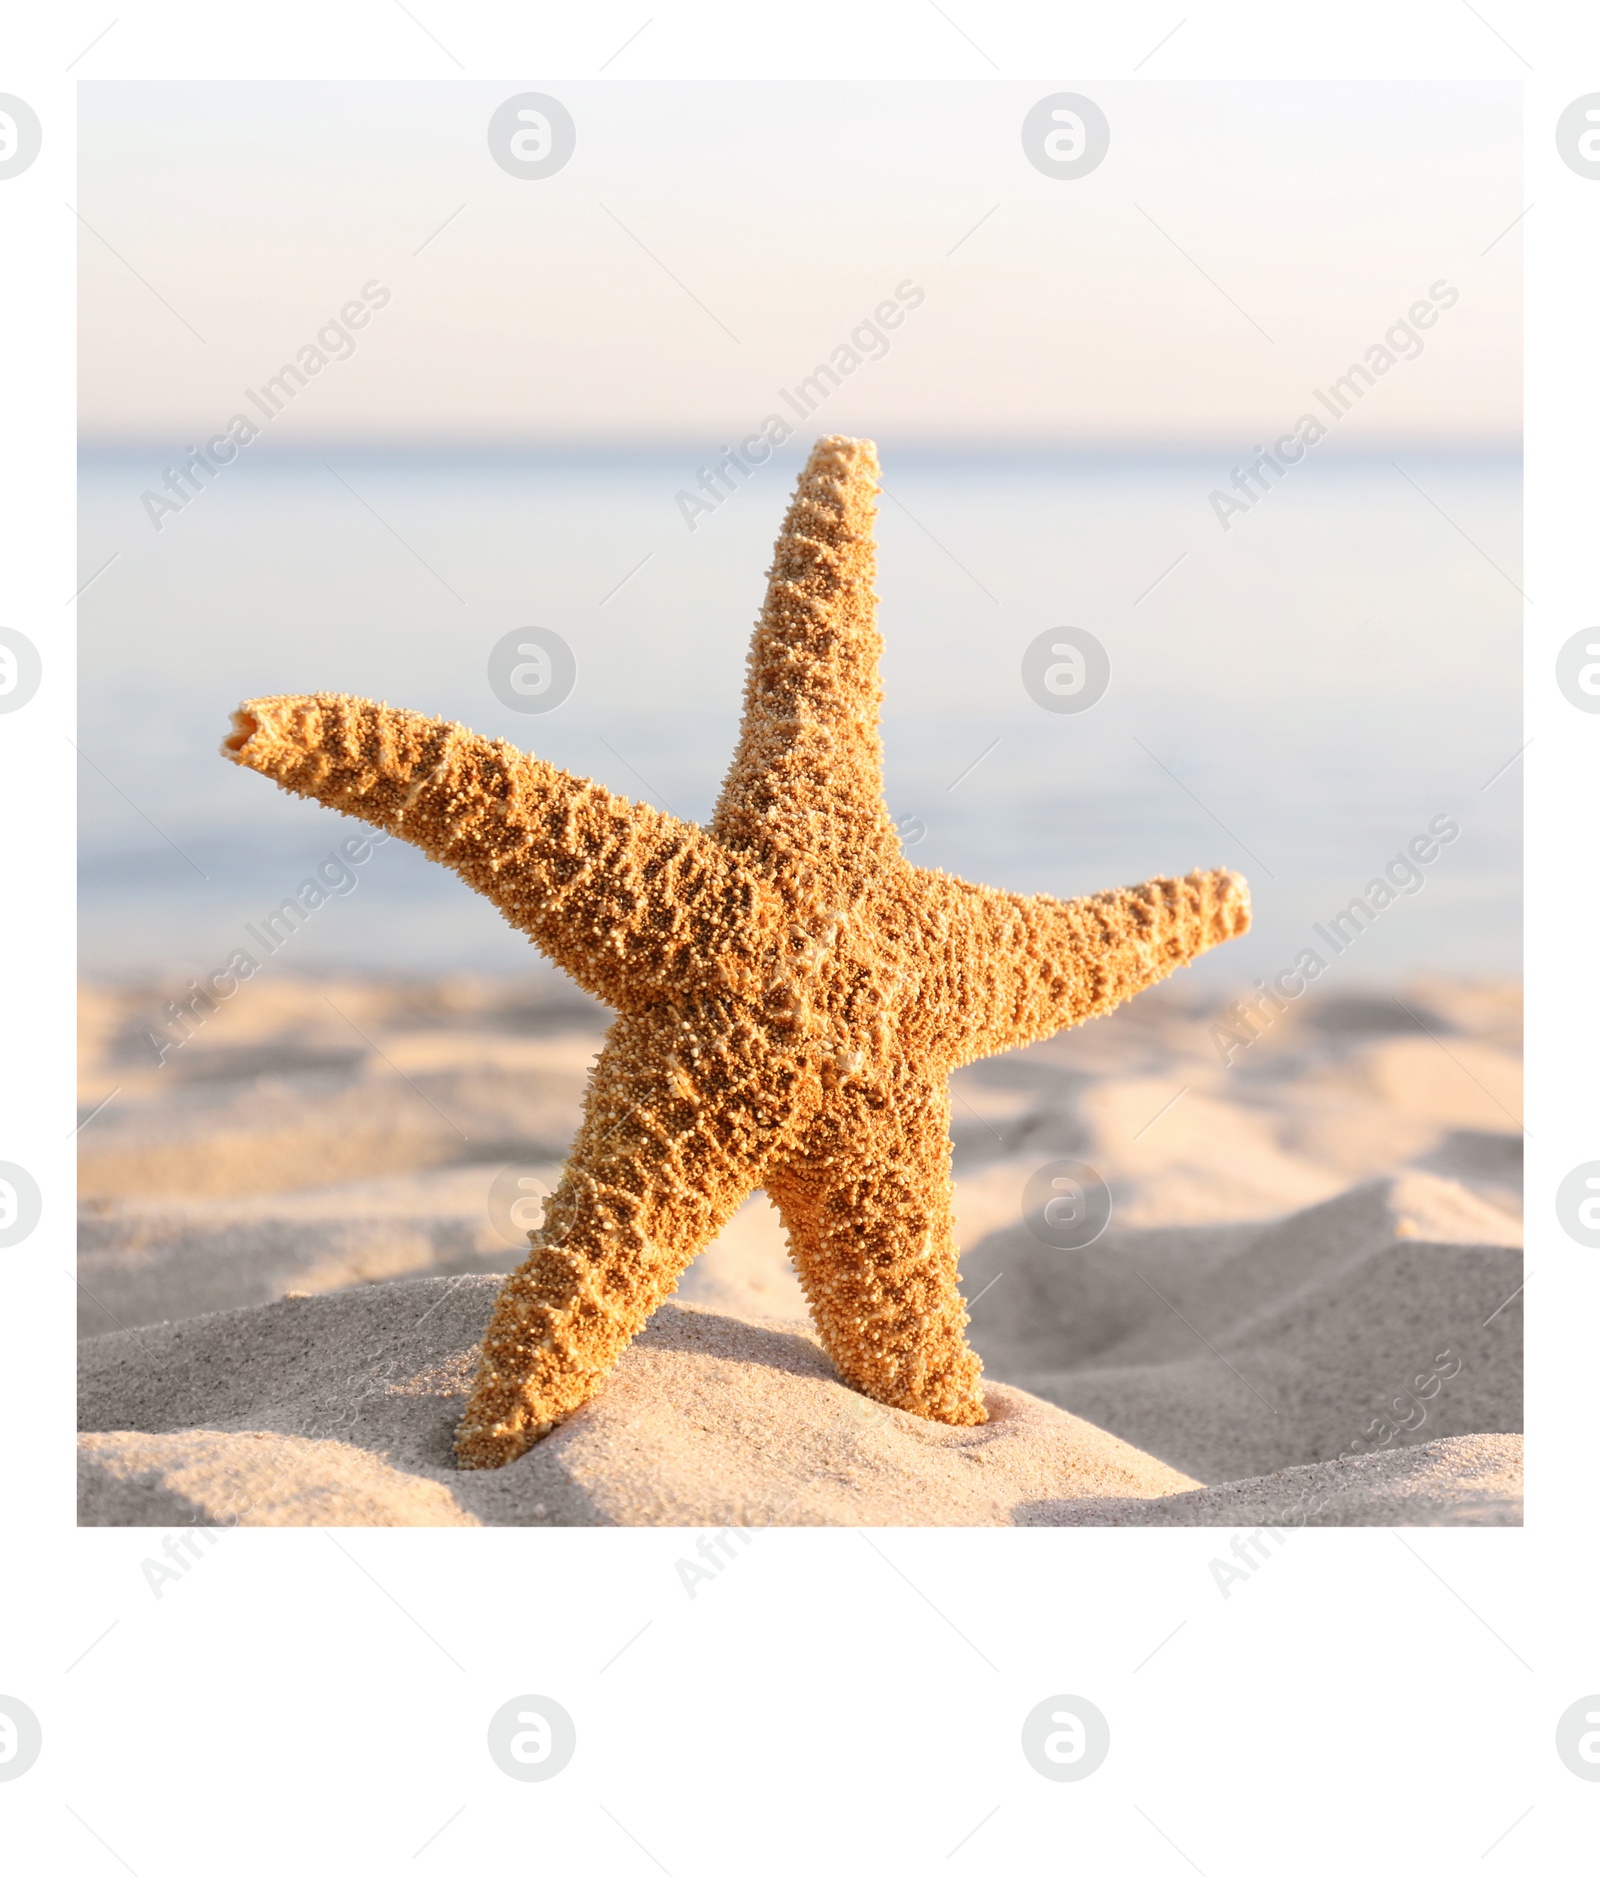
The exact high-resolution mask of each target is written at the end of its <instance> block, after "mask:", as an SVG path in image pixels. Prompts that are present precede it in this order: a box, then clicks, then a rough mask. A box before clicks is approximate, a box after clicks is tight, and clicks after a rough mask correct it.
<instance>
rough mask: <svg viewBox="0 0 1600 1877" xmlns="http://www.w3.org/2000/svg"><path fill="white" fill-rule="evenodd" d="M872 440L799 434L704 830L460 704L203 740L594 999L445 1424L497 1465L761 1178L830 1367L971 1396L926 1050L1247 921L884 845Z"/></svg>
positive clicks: (1219, 937) (871, 1383) (975, 1037)
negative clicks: (972, 880) (567, 1127)
mask: <svg viewBox="0 0 1600 1877" xmlns="http://www.w3.org/2000/svg"><path fill="white" fill-rule="evenodd" d="M877 486H878V462H877V455H876V452H875V451H874V449H873V446H872V445H871V444H870V443H868V442H864V441H857V440H856V439H854V438H850V437H824V438H822V439H821V440H820V441H819V442H818V443H817V444H816V446H815V447H814V449H813V450H812V452H811V456H810V458H809V460H808V461H807V463H806V466H805V469H804V471H803V472H802V474H801V476H800V482H799V487H798V489H797V491H796V493H795V496H794V500H793V502H792V503H791V505H790V508H789V511H788V514H787V516H786V517H785V520H784V523H783V530H782V533H781V534H780V535H779V538H778V542H777V548H776V552H775V556H774V560H773V565H772V569H771V574H770V582H769V586H768V591H767V599H766V605H765V607H764V609H763V611H762V613H761V617H760V619H759V621H758V622H757V625H756V629H755V634H754V637H753V640H752V642H751V647H750V655H749V660H748V672H747V680H746V685H745V694H744V716H743V722H742V726H741V731H740V739H739V745H738V749H737V752H736V753H735V756H734V759H733V763H732V766H731V768H730V769H729V771H728V775H727V779H726V781H725V783H724V785H723V789H722V794H721V797H720V799H719V801H718V803H717V806H716V810H715V813H714V814H713V816H712V820H711V823H710V826H709V827H706V828H701V827H699V826H696V825H695V824H694V823H692V822H686V821H680V820H678V819H677V818H676V817H675V816H672V815H668V814H663V813H662V812H660V811H659V810H658V809H655V808H653V807H650V806H648V805H647V804H642V803H635V802H630V801H628V800H626V799H625V798H623V797H620V796H616V795H613V794H611V793H610V792H609V791H608V790H606V789H604V788H602V787H600V785H599V784H598V783H595V782H591V781H588V780H585V779H584V778H582V777H579V776H574V775H570V774H568V773H567V772H566V771H564V770H561V769H557V768H554V767H552V766H551V765H550V764H549V763H546V762H542V761H541V760H540V759H539V758H538V757H536V756H533V755H530V754H528V753H527V752H525V751H523V750H520V749H518V748H516V747H515V746H514V745H512V744H510V743H506V742H503V741H498V740H493V741H492V740H490V739H489V738H487V737H483V736H478V735H476V734H474V733H473V732H472V731H470V730H466V729H464V728H462V727H461V725H459V724H455V723H449V722H446V721H444V720H442V719H439V718H434V717H425V716H422V715H419V714H418V713H416V712H414V711H409V710H399V709H393V708H391V707H390V706H388V705H386V704H381V703H373V702H371V701H370V700H368V699H364V698H356V697H348V696H343V695H333V694H318V695H315V696H304V697H264V698H256V699H254V700H252V701H250V702H247V703H245V704H243V705H241V707H240V708H239V710H237V711H236V712H235V713H234V717H233V733H232V734H231V735H230V736H229V737H228V738H227V739H226V741H225V742H224V744H223V746H222V747H223V753H224V754H225V755H226V756H228V757H230V758H231V759H232V760H233V761H234V762H236V763H240V764H242V765H244V766H245V767H247V768H250V769H254V770H256V771H258V772H259V773H260V774H262V775H265V776H269V777H270V778H271V779H272V780H273V781H274V782H276V783H277V784H278V785H279V786H280V787H281V788H283V789H286V790H288V791H290V792H291V793H293V794H296V795H302V796H309V797H312V798H314V799H315V800H317V801H319V802H321V803H323V804H325V805H326V806H328V807H330V808H334V809H338V810H340V811H341V812H343V813H345V814H347V815H353V816H356V817H358V818H359V819H360V820H362V821H365V822H369V823H372V824H374V825H376V826H378V827H380V828H383V829H384V830H385V831H386V832H387V833H389V834H391V835H396V836H399V837H400V838H402V839H404V840H407V841H410V842H412V843H413V844H414V845H415V846H417V847H419V848H420V849H421V850H422V851H423V853H425V854H427V855H428V856H429V858H430V859H433V860H436V861H439V862H441V863H442V864H443V865H445V866H448V867H450V868H452V869H453V870H454V871H455V872H456V873H457V874H459V875H460V876H461V878H462V879H464V880H465V881H466V882H467V884H468V885H469V886H472V887H474V888H476V890H477V891H478V892H480V893H482V894H483V895H484V897H485V898H487V899H488V900H490V901H491V902H492V903H493V904H494V905H495V906H497V907H498V908H499V909H500V911H501V912H502V913H503V914H504V915H505V917H506V918H507V919H508V920H509V921H510V923H511V924H512V925H513V926H515V927H516V928H517V929H518V930H519V931H522V932H524V933H526V934H527V935H528V937H529V938H531V939H532V940H533V942H534V943H535V944H536V945H538V946H539V947H540V949H541V950H542V951H544V952H545V953H546V954H547V955H548V956H549V957H550V958H552V959H553V960H555V962H556V963H557V964H559V965H561V966H562V967H563V968H564V969H565V970H566V971H567V972H568V973H569V974H570V975H571V976H572V977H573V978H574V979H576V980H577V982H578V983H579V984H580V985H581V986H582V987H583V988H584V989H585V990H587V991H589V992H591V993H592V994H593V995H594V996H596V997H597V998H599V999H600V1000H601V1001H602V1002H604V1003H606V1004H608V1005H609V1006H610V1007H611V1008H612V1010H614V1011H615V1012H616V1013H617V1016H616V1020H615V1022H614V1023H613V1024H612V1026H611V1028H610V1030H609V1032H608V1033H607V1037H606V1041H605V1044H604V1047H603V1048H602V1049H601V1052H600V1055H599V1057H598V1059H597V1061H596V1062H595V1065H594V1067H593V1069H592V1071H591V1073H590V1080H589V1086H588V1091H587V1094H586V1097H585V1103H584V1111H583V1120H582V1123H581V1126H580V1128H579V1131H578V1135H577V1139H576V1141H575V1143H574V1146H573V1150H572V1154H571V1158H570V1159H569V1160H568V1162H567V1164H566V1168H565V1170H564V1172H563V1173H562V1176H561V1180H560V1183H559V1185H558V1186H557V1189H556V1191H555V1193H554V1194H553V1195H552V1196H551V1197H550V1199H549V1200H548V1202H547V1203H546V1206H545V1209H544V1216H543V1220H542V1222H541V1224H540V1225H539V1226H538V1228H537V1229H536V1230H534V1231H533V1232H531V1233H530V1234H529V1243H530V1251H529V1255H528V1258H527V1260H526V1261H525V1262H524V1263H523V1265H522V1266H521V1267H520V1269H518V1270H517V1271H516V1272H515V1273H514V1274H513V1275H512V1276H511V1277H509V1278H507V1280H506V1282H505V1284H504V1286H503V1287H502V1289H501V1291H500V1293H499V1297H498V1300H497V1302H496V1306H495V1310H494V1315H493V1319H492V1321H491V1323H490V1325H489V1329H488V1333H487V1335H486V1336H485V1338H484V1344H483V1349H482V1352H481V1355H480V1357H479V1364H478V1370H477V1376H476V1379H475V1381H474V1384H473V1387H472V1391H471V1394H470V1397H469V1400H468V1404H467V1408H466V1411H465V1414H464V1415H463V1417H462V1420H461V1423H460V1426H459V1429H458V1431H457V1435H456V1457H457V1461H458V1463H459V1464H460V1465H461V1466H463V1467H494V1466H502V1465H504V1464H506V1463H507V1462H508V1461H512V1460H515V1459H517V1458H518V1457H519V1456H520V1455H521V1454H523V1453H525V1452H526V1451H527V1449H528V1448H529V1447H530V1446H531V1445H532V1444H533V1443H534V1442H535V1441H536V1440H538V1439H539V1438H540V1437H541V1436H542V1435H544V1434H546V1433H548V1432H549V1431H550V1429H551V1428H553V1427H555V1426H556V1425H558V1424H559V1423H560V1422H561V1421H563V1420H564V1419H566V1418H567V1417H568V1416H569V1415H571V1414H572V1413H573V1412H574V1411H575V1410H576V1409H578V1408H579V1407H581V1406H582V1404H583V1403H584V1402H585V1401H587V1400H588V1399H589V1398H590V1396H592V1395H593V1394H594V1393H595V1392H596V1391H597V1390H598V1389H599V1388H600V1387H601V1386H602V1384H603V1382H604V1380H605V1377H606V1375H607V1374H608V1373H609V1371H610V1370H611V1369H612V1367H613V1366H614V1365H615V1364H616V1362H617V1360H618V1358H619V1357H620V1356H621V1354H622V1352H623V1351H624V1350H625V1349H626V1348H627V1346H628V1344H629V1342H630V1341H631V1340H632V1339H633V1337H635V1336H636V1335H637V1334H638V1332H639V1331H640V1330H641V1329H642V1328H643V1326H644V1324H645V1322H646V1321H647V1319H648V1318H649V1316H650V1315H651V1313H652V1311H654V1310H655V1309H656V1307H657V1305H659V1304H660V1303H661V1302H662V1301H663V1300H664V1299H665V1298H666V1297H668V1296H669V1295H670V1294H671V1293H672V1291H673V1290H674V1288H675V1287H676V1285H677V1281H678V1279H679V1277H680V1276H681V1275H682V1273H683V1272H684V1270H685V1269H686V1268H687V1266H688V1264H689V1263H690V1261H691V1259H693V1258H694V1256H695V1255H696V1253H697V1252H699V1251H700V1250H701V1249H703V1247H704V1246H706V1245H707V1244H708V1243H709V1242H710V1241H711V1239H712V1238H713V1237H714V1236H715V1235H716V1233H717V1232H718V1231H720V1230H721V1228H722V1227H723V1225H724V1224H725V1223H726V1222H727V1221H728V1219H729V1218H731V1216H732V1215H733V1213H734V1211H735V1210H736V1209H737V1208H738V1206H739V1205H740V1204H741V1203H742V1202H743V1200H744V1199H745V1198H746V1197H747V1196H748V1195H749V1194H750V1193H751V1192H753V1191H755V1190H756V1189H757V1188H758V1187H764V1188H765V1189H766V1191H767V1193H768V1195H769V1197H770V1198H771V1199H772V1200H773V1202H774V1203H775V1204H776V1206H777V1207H778V1210H779V1212H780V1214H781V1216H782V1218H783V1221H784V1224H785V1227H786V1229H787V1232H788V1237H789V1247H790V1253H791V1256H792V1258H793V1262H794V1266H795V1269H796V1271H797V1272H798V1274H799V1278H800V1282H801V1284H802V1285H803V1287H804V1289H805V1293H806V1297H807V1300H808V1302H809V1304H810V1308H811V1313H812V1317H813V1320H814V1322H815V1325H816V1328H817V1332H818V1334H819V1336H820V1337H821V1340H822V1343H823V1345H824V1347H825V1348H826V1349H827V1351H828V1353H829V1355H830V1356H831V1357H832V1359H833V1362H834V1366H835V1368H836V1369H837V1371H838V1373H839V1375H840V1376H841V1378H842V1379H843V1380H844V1381H845V1382H846V1383H847V1384H848V1385H850V1386H851V1387H853V1388H855V1389H856V1390H858V1391H860V1392H861V1393H863V1394H866V1395H868V1396H871V1397H872V1398H873V1399H875V1400H877V1401H880V1402H885V1403H887V1404H889V1405H891V1406H893V1407H896V1408H902V1409H905V1410H907V1411H908V1412H910V1413H912V1414H917V1415H922V1416H924V1417H925V1418H927V1419H929V1420H934V1421H942V1422H946V1423H948V1424H951V1425H955V1426H974V1425H976V1424H978V1423H979V1422H981V1421H983V1420H985V1419H986V1418H987V1416H986V1414H985V1410H984V1405H983V1397H982V1393H981V1391H980V1387H979V1375H980V1372H981V1365H980V1363H979V1361H978V1358H977V1356H976V1355H975V1354H974V1353H973V1351H972V1350H971V1349H970V1348H969V1347H968V1345H967V1341H966V1337H965V1334H964V1331H965V1327H966V1323H967V1316H966V1310H965V1307H964V1304H963V1300H962V1297H961V1293H960V1291H959V1290H958V1289H957V1285H956V1275H957V1273H956V1256H957V1253H956V1246H955V1237H954V1216H953V1210H952V1186H951V1172H950V1155H951V1147H950V1104H949V1096H948V1088H947V1082H948V1077H949V1074H950V1071H951V1070H952V1069H955V1068H957V1067H959V1066H960V1065H962V1064H963V1063H968V1062H972V1061H975V1060H977V1059H978V1058H980V1057H983V1056H989V1055H993V1054H995V1053H997V1052H998V1051H1001V1050H1005V1049H1010V1048H1012V1047H1014V1046H1015V1045H1018V1044H1022V1043H1028V1042H1033V1041H1036V1040H1037V1039H1039V1038H1042V1037H1046V1036H1050V1035H1052V1034H1054V1033H1055V1032H1056V1031H1058V1030H1062V1029H1065V1028H1067V1027H1068V1026H1070V1025H1072V1024H1076V1023H1081V1022H1082V1021H1083V1020H1084V1019H1085V1018H1087V1017H1092V1016H1097V1015H1099V1014H1101V1013H1102V1012H1105V1011H1109V1010H1111V1009H1113V1008H1114V1007H1115V1006H1116V1005H1118V1004H1120V1003H1122V1002H1123V1001H1124V1000H1125V999H1126V998H1129V997H1131V996H1133V995H1134V993H1135V992H1137V991H1140V990H1142V989H1144V988H1145V987H1146V986H1147V985H1150V984H1154V983H1156V982H1157V981H1159V980H1160V979H1162V978H1164V977H1166V976H1167V975H1168V974H1169V973H1170V972H1171V971H1173V970H1174V969H1176V967H1177V966H1179V965H1182V964H1186V963H1188V961H1189V960H1191V959H1192V958H1194V957H1195V956H1196V955H1197V954H1198V953H1200V952H1203V951H1205V950H1207V949H1208V948H1209V947H1211V946H1213V945H1217V944H1220V943H1221V942H1222V941H1223V940H1225V939H1229V938H1234V937H1236V936H1238V935H1239V934H1240V933H1242V932H1244V931H1245V930H1246V929H1247V928H1248V926H1249V922H1250V903H1249V894H1248V890H1247V888H1246V886H1245V882H1244V881H1243V879H1242V878H1241V877H1240V876H1239V875H1238V874H1236V873H1232V872H1229V871H1227V870H1225V869H1219V870H1216V871H1212V872H1196V873H1191V874H1189V875H1188V876H1187V877H1186V878H1184V879H1176V880H1175V879H1164V878H1162V879H1154V880H1148V881H1146V882H1145V883H1144V884H1143V885H1142V886H1132V887H1122V888H1119V889H1117V890H1115V891H1111V892H1105V893H1097V894H1094V895H1092V896H1090V897H1088V898H1083V899H1074V900H1059V899H1052V898H1050V897H1048V896H1047V895H1043V894H1033V895H1022V894H1016V893H1002V892H998V891H996V890H994V889H992V888H990V887H985V886H973V885H969V884H968V883H967V882H966V881H964V880H959V879H956V878H954V877H952V876H950V875H948V874H944V873H940V872H938V871H936V870H934V869H930V868H922V867H913V866H912V865H910V863H909V862H908V861H907V860H906V859H905V858H904V856H903V854H902V852H901V847H900V842H899V838H898V836H897V834H896V831H895V826H894V823H893V821H892V820H891V818H890V815H889V811H888V808H887V805H886V803H885V801H884V795H883V780H882V748H881V743H880V739H879V732H878V711H879V706H880V703H881V701H882V691H881V688H880V686H879V682H878V659H879V653H880V650H881V642H880V640H879V636H878V631H877V626H876V624H875V619H874V614H875V607H876V597H875V594H874V590H873V571H874V552H873V541H872V524H873V514H874V508H875V502H876V494H877Z"/></svg>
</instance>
